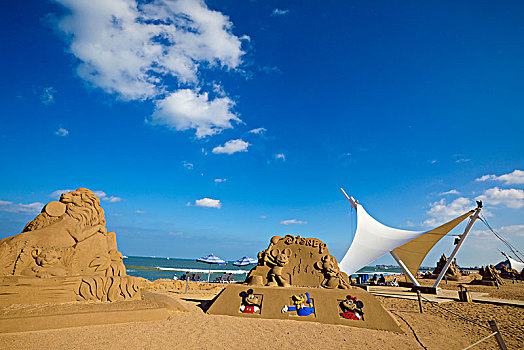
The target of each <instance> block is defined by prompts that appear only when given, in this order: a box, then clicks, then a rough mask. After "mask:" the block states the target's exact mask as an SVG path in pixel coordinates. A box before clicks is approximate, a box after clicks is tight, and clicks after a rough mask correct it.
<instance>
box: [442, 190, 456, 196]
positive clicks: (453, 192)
mask: <svg viewBox="0 0 524 350" xmlns="http://www.w3.org/2000/svg"><path fill="white" fill-rule="evenodd" d="M448 194H460V192H459V191H457V190H449V191H447V192H442V193H441V194H440V195H441V196H446V195H448Z"/></svg>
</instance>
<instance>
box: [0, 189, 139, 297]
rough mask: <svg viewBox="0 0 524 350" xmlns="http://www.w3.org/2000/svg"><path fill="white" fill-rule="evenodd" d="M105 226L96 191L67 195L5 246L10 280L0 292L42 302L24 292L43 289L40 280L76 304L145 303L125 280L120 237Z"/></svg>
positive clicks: (3, 264) (2, 266)
mask: <svg viewBox="0 0 524 350" xmlns="http://www.w3.org/2000/svg"><path fill="white" fill-rule="evenodd" d="M105 224H106V220H105V217H104V210H103V209H102V208H101V207H100V200H99V198H98V197H97V196H96V195H95V194H94V193H93V192H92V191H90V190H88V189H85V188H79V189H77V190H75V191H72V192H69V193H64V194H62V196H61V197H60V200H59V201H53V202H50V203H48V204H46V205H45V206H44V208H43V209H42V212H41V213H40V214H39V215H38V216H37V217H36V218H35V219H33V220H32V221H30V222H29V223H27V225H26V226H25V228H24V229H23V230H22V232H21V233H19V234H17V235H14V236H11V237H7V238H4V239H2V240H1V241H0V276H5V277H4V278H2V279H1V282H0V289H2V290H5V289H6V288H7V289H12V290H17V291H18V292H19V293H21V294H20V295H25V299H26V300H24V301H25V302H27V301H29V302H31V300H33V301H34V302H38V293H34V294H35V295H34V297H29V296H28V295H32V293H31V292H30V291H27V290H26V291H22V290H23V289H24V288H29V289H31V288H32V287H31V286H33V287H34V288H36V286H38V285H41V284H42V282H39V281H38V280H39V279H50V280H49V281H48V282H45V283H44V284H46V285H49V286H52V285H55V288H54V289H55V290H60V288H65V289H66V290H70V289H72V291H73V292H74V295H75V296H76V299H77V300H101V301H115V300H127V299H133V298H138V297H140V293H139V288H138V283H137V282H136V281H135V280H134V278H133V277H130V276H127V275H126V270H125V266H124V264H123V262H122V254H121V253H120V252H119V251H118V249H117V244H116V234H115V233H114V232H107V229H106V227H105ZM9 276H13V277H12V278H9ZM15 276H27V277H31V278H23V279H20V278H15ZM20 281H23V282H20ZM50 288H51V287H50ZM52 289H53V288H51V290H52ZM15 294H16V293H15ZM60 295H69V294H68V293H67V292H66V291H62V292H59V293H57V299H58V300H57V301H61V300H60ZM10 298H11V299H10V300H12V296H11V297H10ZM48 298H51V299H52V297H48Z"/></svg>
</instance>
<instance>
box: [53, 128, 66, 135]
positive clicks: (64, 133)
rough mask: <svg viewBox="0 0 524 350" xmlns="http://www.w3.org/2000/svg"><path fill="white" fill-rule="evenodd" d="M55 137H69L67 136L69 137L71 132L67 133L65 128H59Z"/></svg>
mask: <svg viewBox="0 0 524 350" xmlns="http://www.w3.org/2000/svg"><path fill="white" fill-rule="evenodd" d="M55 135H57V136H67V135H69V131H67V130H66V129H64V128H58V130H57V131H55Z"/></svg>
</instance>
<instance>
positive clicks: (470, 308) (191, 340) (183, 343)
mask: <svg viewBox="0 0 524 350" xmlns="http://www.w3.org/2000/svg"><path fill="white" fill-rule="evenodd" d="M448 283H449V282H448ZM448 286H449V287H453V286H452V285H451V284H448ZM222 287H223V286H222V285H216V284H208V283H194V282H192V283H191V284H190V288H189V291H188V293H187V294H185V293H184V288H185V284H184V283H183V282H180V281H169V280H159V281H156V282H154V283H152V284H151V289H150V291H153V292H155V293H158V294H162V295H165V296H168V297H170V298H172V299H173V300H176V301H178V302H180V304H182V305H183V306H184V307H185V308H186V309H187V312H178V311H170V313H169V319H167V320H161V321H150V322H130V323H122V324H112V325H98V326H85V327H76V328H63V329H57V330H44V331H32V332H24V333H10V334H2V335H0V344H2V347H3V348H4V349H21V348H40V349H57V348H59V349H84V348H86V347H89V348H92V349H107V348H127V349H165V348H174V349H231V348H234V349H253V348H255V349H256V348H260V349H265V348H268V349H291V348H303V349H318V348H331V349H351V348H364V349H384V348H391V349H463V348H465V347H467V346H468V345H470V344H472V343H474V342H476V341H478V340H480V339H482V338H483V337H485V336H487V335H489V334H490V332H489V331H488V330H486V329H483V328H481V327H478V326H475V325H473V324H471V323H469V322H467V321H464V320H462V319H460V318H458V317H456V316H454V315H453V314H451V313H448V312H445V311H443V310H441V309H439V308H438V307H436V306H433V305H431V304H430V303H427V302H424V309H425V313H424V314H420V313H419V312H418V303H417V301H413V300H403V299H396V298H386V297H377V299H378V300H379V301H380V303H381V304H382V305H383V306H384V307H385V308H386V310H388V311H389V312H390V313H391V314H392V315H393V317H394V318H395V319H396V320H397V322H398V323H399V324H400V327H401V329H402V330H403V332H404V334H397V333H393V332H387V331H377V330H369V329H359V328H353V327H347V326H337V325H327V324H318V323H310V322H297V321H288V320H269V319H249V318H240V317H231V316H221V315H208V314H206V313H204V311H203V309H202V307H203V306H204V305H205V304H206V302H207V301H209V300H211V299H212V298H213V297H214V296H215V295H216V294H217V293H218V292H219V291H220V290H221V289H222ZM443 287H446V286H445V285H444V286H443ZM486 288H489V287H486ZM494 289H496V288H495V287H494ZM498 293H499V294H500V295H505V296H508V297H511V299H518V298H522V294H523V293H524V286H522V285H517V286H513V285H508V286H502V287H501V289H500V290H499V292H498ZM501 293H504V294H501ZM98 305H100V307H103V305H104V304H103V303H98ZM441 306H443V307H445V308H446V309H448V310H450V311H453V312H455V313H458V314H460V315H462V316H464V317H467V318H470V319H472V320H474V321H476V322H478V323H481V324H483V325H487V323H486V321H487V320H488V319H494V320H496V322H497V324H498V326H499V329H500V330H501V332H502V335H503V337H504V339H505V341H506V344H507V346H508V348H510V349H519V348H521V346H522V342H523V341H524V335H523V332H522V329H523V327H524V309H523V308H519V307H512V306H497V305H489V304H480V303H459V302H450V303H443V304H442V305H441ZM42 307H45V306H42V305H40V306H35V307H34V309H35V310H38V309H42ZM113 307H114V306H113ZM7 309H8V310H7ZM7 309H6V310H3V313H4V314H5V313H6V312H11V313H16V312H17V311H16V310H17V308H16V307H14V306H11V307H10V308H7ZM18 309H20V307H19V308H18ZM24 310H25V312H27V311H28V308H27V307H26V308H24ZM494 348H496V342H495V340H494V339H492V338H491V339H489V340H488V341H486V342H484V343H482V344H479V345H478V346H476V347H475V349H494Z"/></svg>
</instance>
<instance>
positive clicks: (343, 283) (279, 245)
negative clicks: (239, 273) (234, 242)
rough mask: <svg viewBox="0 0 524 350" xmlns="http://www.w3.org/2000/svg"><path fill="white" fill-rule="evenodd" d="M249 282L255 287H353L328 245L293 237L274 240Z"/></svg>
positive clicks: (248, 278) (250, 275)
mask: <svg viewBox="0 0 524 350" xmlns="http://www.w3.org/2000/svg"><path fill="white" fill-rule="evenodd" d="M246 282H247V284H248V285H252V286H263V285H266V286H273V287H275V286H280V287H290V286H298V287H322V288H327V289H336V288H338V289H347V288H350V281H349V278H348V276H347V275H346V274H345V273H343V272H341V271H340V269H339V268H338V263H337V260H336V259H335V258H334V257H333V256H331V255H330V254H329V251H328V249H327V245H326V244H325V243H324V242H322V241H320V240H318V239H316V238H303V237H300V236H296V237H295V236H293V235H286V236H285V237H279V236H274V237H273V238H271V241H270V244H269V247H268V248H267V249H266V250H263V251H261V252H260V253H258V265H257V266H255V267H254V268H253V269H252V270H251V271H250V273H249V275H248V276H247V278H246Z"/></svg>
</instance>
